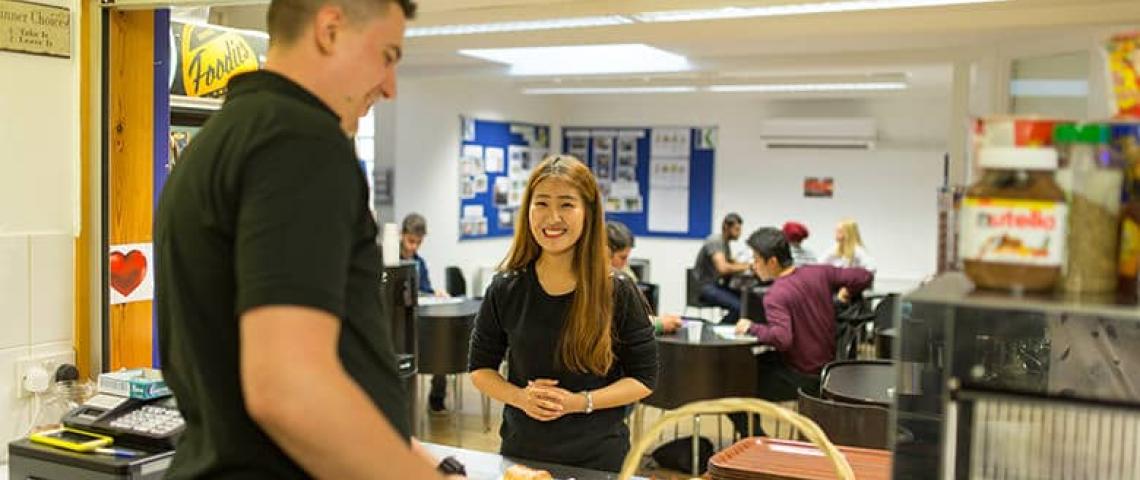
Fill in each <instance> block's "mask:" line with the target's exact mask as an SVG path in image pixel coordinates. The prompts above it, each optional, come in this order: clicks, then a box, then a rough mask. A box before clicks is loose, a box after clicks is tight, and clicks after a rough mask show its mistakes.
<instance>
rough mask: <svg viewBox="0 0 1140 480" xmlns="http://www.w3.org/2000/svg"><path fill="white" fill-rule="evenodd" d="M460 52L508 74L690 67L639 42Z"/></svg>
mask: <svg viewBox="0 0 1140 480" xmlns="http://www.w3.org/2000/svg"><path fill="white" fill-rule="evenodd" d="M459 53H460V54H462V55H466V56H469V57H474V58H480V59H483V60H489V61H492V62H498V63H505V64H507V65H510V66H511V70H510V74H511V75H519V76H541V75H605V74H620V73H660V72H681V71H686V70H689V69H690V68H691V66H690V65H689V60H688V59H686V58H685V57H683V56H681V55H677V54H675V53H672V52H667V51H665V50H661V49H658V48H654V47H651V46H649V45H644V44H640V43H631V44H612V45H579V46H565V47H525V48H489V49H473V50H460V51H459Z"/></svg>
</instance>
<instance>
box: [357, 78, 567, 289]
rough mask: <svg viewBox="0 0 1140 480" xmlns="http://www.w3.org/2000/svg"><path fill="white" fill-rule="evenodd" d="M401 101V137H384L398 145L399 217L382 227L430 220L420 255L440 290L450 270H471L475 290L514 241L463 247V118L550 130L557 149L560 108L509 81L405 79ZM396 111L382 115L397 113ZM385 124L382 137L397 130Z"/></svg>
mask: <svg viewBox="0 0 1140 480" xmlns="http://www.w3.org/2000/svg"><path fill="white" fill-rule="evenodd" d="M397 98H398V99H397V101H396V105H395V109H394V110H395V115H396V121H395V122H394V127H395V134H394V136H389V135H386V134H385V133H384V132H383V131H382V132H381V133H380V134H378V135H377V138H378V139H384V138H395V139H396V140H395V156H396V172H395V181H394V182H393V190H394V193H395V195H394V204H395V205H394V210H395V215H394V217H389V218H381V219H380V221H381V223H384V222H395V223H399V222H400V221H401V220H402V219H403V217H404V215H406V214H408V213H410V212H417V213H420V214H421V215H423V216H424V217H425V218H427V221H428V234H427V237H425V239H424V244H423V246H422V247H421V249H420V254H421V255H422V256H423V257H424V259H425V260H426V261H427V264H428V268H429V272H430V276H431V280H432V285H433V286H434V287H435V288H438V289H443V288H444V268H446V267H447V266H452V265H454V266H459V267H461V268H463V270H464V275H465V276H466V277H467V285H468V288H469V289H470V288H472V287H473V286H474V284H475V283H476V281H475V278H476V271H477V269H478V267H479V266H481V265H495V264H498V263H499V261H500V260H502V259H503V256H504V255H506V252H507V249H508V248H509V246H510V239H509V238H496V239H487V240H465V241H463V242H460V241H458V239H459V200H458V197H457V196H458V191H459V190H458V188H459V143H460V140H459V135H460V132H459V116H460V115H468V116H473V117H476V118H480V119H488V120H512V121H519V122H532V123H549V124H552V127H553V128H554V132H553V136H552V138H551V142H552V143H551V146H552V147H555V146H558V145H561V137H559V134H558V131H557V126H556V125H554V124H556V123H557V119H558V111H557V109H556V105H555V104H554V103H553V102H551V101H549V100H547V99H545V98H541V97H526V96H523V95H519V94H518V93H517V90H516V89H514V88H512V87H510V86H509V85H508V84H506V83H504V82H501V81H498V82H494V81H492V82H481V81H473V80H471V79H456V78H438V79H417V80H403V79H401V82H400V85H399V96H398V97H397ZM391 110H392V109H380V110H378V111H380V112H385V111H387V112H389V114H391V113H390V111H391ZM377 122H378V124H379V125H380V128H381V130H383V129H384V128H385V126H392V125H393V122H391V121H387V119H385V118H384V117H383V116H381V117H380V118H379V119H377ZM380 141H381V142H383V140H380Z"/></svg>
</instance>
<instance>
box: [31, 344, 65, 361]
mask: <svg viewBox="0 0 1140 480" xmlns="http://www.w3.org/2000/svg"><path fill="white" fill-rule="evenodd" d="M64 353H68V354H71V361H72V362H75V344H73V343H72V342H71V340H68V341H65V342H50V343H40V344H36V345H28V354H29V355H31V356H34V357H41V356H44V355H56V354H64Z"/></svg>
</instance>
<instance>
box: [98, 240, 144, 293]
mask: <svg viewBox="0 0 1140 480" xmlns="http://www.w3.org/2000/svg"><path fill="white" fill-rule="evenodd" d="M153 253H154V247H153V245H152V244H150V243H131V244H125V245H112V246H111V248H110V250H109V252H108V255H107V259H108V269H107V271H108V272H110V275H111V278H110V279H109V282H108V283H109V284H110V287H111V288H110V290H111V305H119V304H122V303H131V302H143V301H147V300H153V299H154V255H153Z"/></svg>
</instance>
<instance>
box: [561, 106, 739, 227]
mask: <svg viewBox="0 0 1140 480" xmlns="http://www.w3.org/2000/svg"><path fill="white" fill-rule="evenodd" d="M716 141H717V129H716V127H651V128H650V127H564V128H563V129H562V151H563V152H565V153H567V154H570V155H574V156H575V157H578V158H580V159H581V160H582V161H584V162H586V163H587V164H588V165H589V166H590V169H591V170H593V172H594V176H595V178H597V180H598V185H599V187H600V188H601V189H602V193H603V195H604V196H605V197H606V219H607V220H617V221H619V222H622V223H624V224H625V225H626V226H628V227H629V229H630V230H631V231H633V233H634V234H635V235H638V236H646V237H664V238H701V239H703V238H706V237H708V236H709V234H710V233H711V230H712V195H713V172H714V164H715V160H716Z"/></svg>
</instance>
